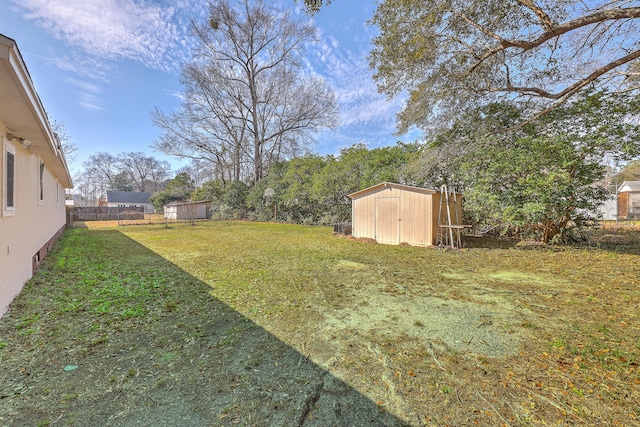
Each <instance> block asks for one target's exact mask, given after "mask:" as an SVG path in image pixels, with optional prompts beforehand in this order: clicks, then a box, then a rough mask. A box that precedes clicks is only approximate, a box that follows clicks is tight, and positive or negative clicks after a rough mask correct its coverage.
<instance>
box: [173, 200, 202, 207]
mask: <svg viewBox="0 0 640 427" xmlns="http://www.w3.org/2000/svg"><path fill="white" fill-rule="evenodd" d="M211 202H213V200H197V201H195V202H178V201H173V202H169V203H167V204H166V205H165V206H186V205H202V204H205V203H211Z"/></svg>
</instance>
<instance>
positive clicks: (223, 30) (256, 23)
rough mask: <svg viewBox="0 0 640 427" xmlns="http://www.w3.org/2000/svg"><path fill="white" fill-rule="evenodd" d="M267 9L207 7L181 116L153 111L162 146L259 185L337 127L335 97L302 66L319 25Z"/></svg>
mask: <svg viewBox="0 0 640 427" xmlns="http://www.w3.org/2000/svg"><path fill="white" fill-rule="evenodd" d="M266 3H267V2H263V1H261V0H257V1H249V0H240V1H237V2H235V3H231V2H230V1H228V0H214V1H212V2H211V3H210V4H209V16H208V20H207V21H206V22H205V23H195V24H194V26H193V32H194V35H195V36H196V41H197V47H196V49H195V51H194V56H193V60H192V61H191V62H190V63H189V64H187V65H186V66H185V67H184V68H183V70H182V84H183V85H184V86H185V93H184V97H183V99H184V100H183V103H182V107H181V109H180V111H178V112H175V113H169V114H166V113H164V112H162V111H159V110H156V111H155V112H154V113H153V120H154V123H155V125H156V126H158V127H160V128H161V129H162V130H163V131H164V132H163V134H162V135H161V137H160V139H159V140H158V141H156V142H155V144H154V146H155V147H156V148H158V149H159V150H161V151H163V152H165V153H167V154H170V155H175V156H180V157H189V158H193V159H202V160H207V161H209V162H211V163H213V164H214V165H215V166H216V169H218V170H220V171H222V174H221V178H222V179H230V180H235V181H237V180H240V179H247V178H249V177H250V178H251V180H252V181H253V182H257V181H258V180H260V179H261V178H262V177H263V176H264V175H265V172H266V171H267V170H268V168H269V165H271V164H273V163H275V162H278V161H281V160H284V159H287V158H291V157H293V156H296V155H300V154H304V153H305V151H306V150H307V148H308V146H309V144H310V143H311V142H312V136H313V134H314V133H315V132H316V131H318V130H319V129H321V128H323V127H332V126H334V125H335V124H336V122H337V104H336V99H335V95H334V93H333V91H332V90H331V89H330V88H329V87H328V85H327V84H326V83H325V82H324V80H322V79H321V78H319V77H317V76H313V75H308V74H305V73H304V70H303V68H302V63H303V61H302V53H303V51H304V49H305V47H306V45H307V44H309V43H311V42H313V41H314V40H315V35H316V29H315V27H313V26H312V25H311V23H310V22H308V21H302V20H299V19H294V17H293V16H292V15H291V13H290V12H289V11H282V10H276V9H274V8H272V7H270V6H268V5H267V4H266Z"/></svg>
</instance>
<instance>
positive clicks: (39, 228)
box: [0, 122, 66, 317]
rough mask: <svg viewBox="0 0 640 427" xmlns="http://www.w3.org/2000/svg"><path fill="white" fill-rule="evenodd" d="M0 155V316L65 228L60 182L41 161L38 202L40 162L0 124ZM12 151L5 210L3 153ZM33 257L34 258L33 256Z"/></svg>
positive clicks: (63, 201) (62, 194)
mask: <svg viewBox="0 0 640 427" xmlns="http://www.w3.org/2000/svg"><path fill="white" fill-rule="evenodd" d="M0 134H1V135H2V137H1V138H0V139H1V140H2V144H1V146H2V156H1V161H0V174H1V175H2V177H3V179H2V180H1V181H0V194H1V197H2V211H1V212H0V317H1V316H2V315H3V314H4V313H5V312H6V310H7V308H8V306H9V304H10V303H11V301H12V300H13V299H14V298H15V296H16V295H17V294H19V293H20V291H21V290H22V287H23V286H24V283H25V282H26V281H27V280H29V279H30V278H31V276H32V275H33V272H34V268H35V266H36V265H34V263H35V262H37V263H39V262H40V261H41V260H42V258H43V257H44V255H46V252H48V251H49V249H50V248H51V246H52V244H53V242H52V241H51V240H52V239H53V238H55V237H56V236H58V235H59V232H60V231H61V230H63V229H64V227H65V211H66V207H65V197H64V188H63V186H62V185H61V183H60V181H59V180H58V179H57V178H56V177H55V176H54V175H53V174H52V173H51V171H50V170H49V169H48V168H47V162H44V170H43V176H42V178H43V179H42V183H43V188H42V190H43V193H42V196H43V198H42V200H40V163H41V162H42V159H41V158H40V157H39V156H37V155H35V154H32V153H31V152H30V151H29V150H28V149H24V148H23V147H22V146H21V145H20V144H18V143H15V142H11V141H9V140H8V139H7V138H6V135H7V128H6V127H5V126H4V125H3V124H2V123H1V122H0ZM7 148H10V149H12V150H15V159H14V160H15V168H14V209H13V210H8V209H7V208H6V206H5V205H6V193H7V188H6V185H7V183H6V173H7V170H6V152H7ZM36 255H37V256H36Z"/></svg>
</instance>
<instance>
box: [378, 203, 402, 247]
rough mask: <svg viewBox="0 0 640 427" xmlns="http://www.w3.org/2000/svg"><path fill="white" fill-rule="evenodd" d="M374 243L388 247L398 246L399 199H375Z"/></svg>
mask: <svg viewBox="0 0 640 427" xmlns="http://www.w3.org/2000/svg"><path fill="white" fill-rule="evenodd" d="M376 241H377V242H378V243H384V244H388V245H399V244H400V198H399V197H378V198H376Z"/></svg>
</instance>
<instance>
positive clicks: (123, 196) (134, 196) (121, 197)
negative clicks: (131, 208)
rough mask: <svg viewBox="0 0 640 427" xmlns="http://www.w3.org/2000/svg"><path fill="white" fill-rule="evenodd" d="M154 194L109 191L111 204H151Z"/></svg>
mask: <svg viewBox="0 0 640 427" xmlns="http://www.w3.org/2000/svg"><path fill="white" fill-rule="evenodd" d="M152 194H153V193H148V192H142V191H107V202H109V203H149V197H151V195H152Z"/></svg>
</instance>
